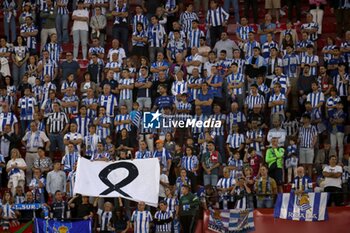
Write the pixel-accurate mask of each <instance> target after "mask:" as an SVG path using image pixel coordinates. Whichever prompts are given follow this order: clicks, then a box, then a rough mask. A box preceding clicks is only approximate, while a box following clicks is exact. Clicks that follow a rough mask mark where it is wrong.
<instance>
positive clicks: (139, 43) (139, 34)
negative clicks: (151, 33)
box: [132, 30, 147, 47]
mask: <svg viewBox="0 0 350 233" xmlns="http://www.w3.org/2000/svg"><path fill="white" fill-rule="evenodd" d="M132 35H133V36H136V37H137V38H147V32H146V31H145V30H142V31H141V32H139V31H134V32H133V33H132ZM132 46H139V47H144V46H146V43H145V42H142V41H136V40H132Z"/></svg>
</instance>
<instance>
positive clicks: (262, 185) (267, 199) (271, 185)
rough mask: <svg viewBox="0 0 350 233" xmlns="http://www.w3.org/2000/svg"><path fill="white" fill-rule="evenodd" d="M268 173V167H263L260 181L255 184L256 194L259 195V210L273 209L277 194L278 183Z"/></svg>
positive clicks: (260, 172) (261, 167)
mask: <svg viewBox="0 0 350 233" xmlns="http://www.w3.org/2000/svg"><path fill="white" fill-rule="evenodd" d="M267 172H268V169H267V167H266V165H261V166H260V171H259V174H260V175H259V179H258V180H257V181H256V182H255V193H256V195H257V207H258V208H272V207H273V198H274V195H276V194H277V185H276V181H275V180H274V179H273V178H271V177H269V176H268V175H267ZM260 194H261V195H260ZM267 194H270V195H267Z"/></svg>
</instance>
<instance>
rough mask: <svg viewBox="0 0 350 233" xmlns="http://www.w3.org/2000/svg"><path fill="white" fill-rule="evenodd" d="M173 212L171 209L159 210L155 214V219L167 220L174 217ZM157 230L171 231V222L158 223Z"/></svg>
mask: <svg viewBox="0 0 350 233" xmlns="http://www.w3.org/2000/svg"><path fill="white" fill-rule="evenodd" d="M172 218H173V214H172V212H171V211H165V212H163V211H157V212H156V213H155V214H154V219H157V220H167V219H172ZM155 225H156V232H171V222H168V223H163V224H161V223H156V224H155Z"/></svg>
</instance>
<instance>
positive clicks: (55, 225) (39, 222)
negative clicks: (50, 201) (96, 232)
mask: <svg viewBox="0 0 350 233" xmlns="http://www.w3.org/2000/svg"><path fill="white" fill-rule="evenodd" d="M34 228H35V232H37V233H47V232H69V233H82V232H84V233H91V232H92V224H91V220H81V221H59V220H46V219H42V218H36V219H35V220H34Z"/></svg>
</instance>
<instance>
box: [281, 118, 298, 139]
mask: <svg viewBox="0 0 350 233" xmlns="http://www.w3.org/2000/svg"><path fill="white" fill-rule="evenodd" d="M282 128H283V129H284V130H285V131H286V132H287V136H293V135H295V133H297V132H298V129H299V122H298V121H297V120H289V119H286V120H285V121H284V122H283V123H282Z"/></svg>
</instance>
